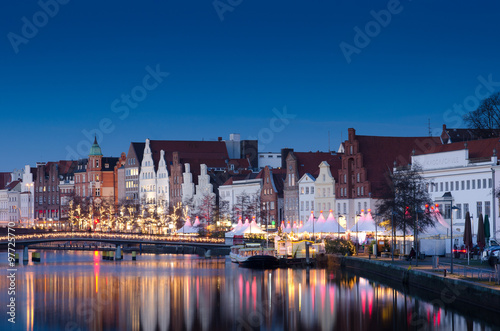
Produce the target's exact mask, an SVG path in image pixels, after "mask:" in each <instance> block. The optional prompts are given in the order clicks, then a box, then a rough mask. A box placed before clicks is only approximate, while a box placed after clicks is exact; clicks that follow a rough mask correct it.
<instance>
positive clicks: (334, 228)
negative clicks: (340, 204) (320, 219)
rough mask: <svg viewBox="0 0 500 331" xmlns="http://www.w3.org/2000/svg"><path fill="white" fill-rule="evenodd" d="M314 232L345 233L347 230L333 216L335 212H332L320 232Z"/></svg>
mask: <svg viewBox="0 0 500 331" xmlns="http://www.w3.org/2000/svg"><path fill="white" fill-rule="evenodd" d="M314 230H315V232H326V233H345V228H344V227H343V226H341V225H340V224H339V223H338V222H337V221H336V220H335V217H334V216H333V212H332V211H331V210H330V214H328V218H327V219H326V221H325V223H324V224H323V226H322V227H321V228H320V229H319V230H316V229H314Z"/></svg>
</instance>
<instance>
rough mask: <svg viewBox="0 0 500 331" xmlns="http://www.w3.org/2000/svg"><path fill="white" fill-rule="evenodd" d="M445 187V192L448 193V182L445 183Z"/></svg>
mask: <svg viewBox="0 0 500 331" xmlns="http://www.w3.org/2000/svg"><path fill="white" fill-rule="evenodd" d="M445 187H446V189H445V191H446V192H448V182H446V183H445Z"/></svg>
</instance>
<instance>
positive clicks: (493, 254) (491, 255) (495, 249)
mask: <svg viewBox="0 0 500 331" xmlns="http://www.w3.org/2000/svg"><path fill="white" fill-rule="evenodd" d="M498 254H500V246H490V247H488V248H487V249H485V250H484V251H483V255H482V256H481V262H485V261H488V262H489V263H490V265H492V262H495V261H497V262H498V257H499V255H498ZM491 261H492V262H491Z"/></svg>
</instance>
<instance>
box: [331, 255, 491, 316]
mask: <svg viewBox="0 0 500 331" xmlns="http://www.w3.org/2000/svg"><path fill="white" fill-rule="evenodd" d="M428 262H429V261H427V263H425V262H420V263H419V264H420V265H419V266H418V267H416V266H415V262H414V261H413V265H410V262H407V261H404V260H403V261H399V260H395V261H394V263H393V262H392V261H391V259H380V258H379V259H369V257H368V256H351V257H348V256H338V255H327V256H326V263H327V268H335V267H338V266H341V267H343V268H346V269H348V270H349V271H353V272H355V273H356V274H359V275H360V276H367V277H375V278H377V279H383V280H386V281H388V282H390V283H395V284H400V285H402V286H406V287H408V288H410V289H412V290H414V291H416V292H422V291H424V292H427V293H424V295H425V296H426V297H427V298H428V299H429V298H431V299H432V301H433V303H434V304H436V305H440V306H444V305H450V304H452V305H455V306H456V305H457V304H458V305H463V304H465V305H467V306H466V307H470V308H475V309H476V310H483V311H484V312H485V313H487V314H490V315H491V314H492V313H499V312H500V286H499V285H496V284H495V283H494V282H489V281H471V280H467V279H463V277H462V276H460V275H459V274H457V273H456V272H455V274H452V275H451V274H449V272H447V273H446V276H445V273H444V269H446V267H443V266H441V267H440V268H436V269H433V268H432V265H430V264H429V263H428ZM457 268H458V266H457V267H456V269H455V270H457Z"/></svg>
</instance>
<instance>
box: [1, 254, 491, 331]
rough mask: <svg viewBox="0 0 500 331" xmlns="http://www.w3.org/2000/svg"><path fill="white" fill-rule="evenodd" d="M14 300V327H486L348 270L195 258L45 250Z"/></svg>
mask: <svg viewBox="0 0 500 331" xmlns="http://www.w3.org/2000/svg"><path fill="white" fill-rule="evenodd" d="M2 254H3V255H5V254H4V253H2ZM2 254H0V258H4V256H3V255H2ZM2 273H5V271H4V270H2V271H0V275H2V277H1V278H0V287H1V288H2V294H1V295H2V298H3V297H4V296H5V293H6V291H4V290H3V289H5V288H6V287H8V283H7V282H6V277H4V276H3V274H2ZM4 301H5V300H3V299H2V302H4ZM16 302H17V316H16V317H17V324H16V326H17V327H18V328H19V329H20V330H78V329H81V330H87V329H88V330H139V329H141V330H255V329H259V330H283V329H288V330H293V329H297V330H300V329H303V330H332V329H345V330H374V329H376V330H395V329H398V330H413V329H422V330H424V329H429V330H433V329H435V330H439V329H442V330H451V329H455V330H463V329H465V330H491V329H492V328H491V327H490V326H488V325H487V324H486V323H484V322H481V321H477V320H476V321H474V320H472V319H470V318H465V317H464V316H461V315H459V314H456V313H454V312H452V311H447V310H446V309H445V308H444V307H440V306H438V305H436V306H433V305H431V304H430V303H428V302H423V301H420V300H418V299H416V298H414V297H411V296H408V295H406V294H405V293H402V292H399V291H396V290H395V289H392V288H390V287H386V286H382V285H380V284H378V283H374V282H370V281H368V280H367V279H364V278H360V277H357V276H354V275H349V274H343V273H340V272H328V271H326V270H315V269H312V270H309V271H307V270H293V269H277V270H273V271H257V270H248V269H242V268H239V267H238V266H237V265H235V264H232V263H231V262H230V261H229V260H226V259H211V260H210V259H201V258H198V257H195V256H175V255H173V256H168V255H142V256H140V257H139V258H138V260H137V261H127V260H124V261H121V262H111V261H102V260H101V253H100V252H47V251H45V252H42V263H40V264H31V263H30V264H29V265H27V266H19V267H18V272H17V296H16ZM7 325H8V324H7V321H6V319H2V320H1V321H0V326H2V327H1V328H0V329H2V330H4V329H6V328H5V327H3V326H7Z"/></svg>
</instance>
